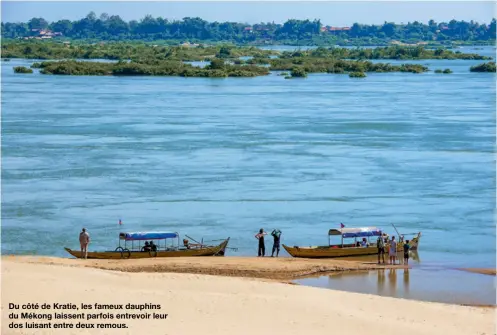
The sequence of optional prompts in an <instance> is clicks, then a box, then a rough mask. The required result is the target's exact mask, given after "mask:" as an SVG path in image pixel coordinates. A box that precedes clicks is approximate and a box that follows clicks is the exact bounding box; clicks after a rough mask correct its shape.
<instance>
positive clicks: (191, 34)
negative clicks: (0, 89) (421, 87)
mask: <svg viewBox="0 0 497 335" xmlns="http://www.w3.org/2000/svg"><path fill="white" fill-rule="evenodd" d="M495 28H496V22H495V19H493V20H492V21H491V22H490V23H489V24H480V23H478V22H474V21H471V22H465V21H456V20H451V21H450V22H439V23H437V22H435V21H433V20H430V21H429V22H427V24H423V23H420V22H418V21H414V22H409V23H407V24H395V23H392V22H385V23H384V24H381V25H364V24H359V23H354V24H353V25H352V26H351V27H329V26H324V25H323V24H322V23H321V21H320V20H312V21H311V20H294V19H291V20H288V21H286V22H285V23H284V24H275V23H260V24H254V25H252V26H250V25H247V24H243V23H236V22H208V21H205V20H203V19H201V18H198V17H185V18H183V19H182V20H168V19H164V18H162V17H157V18H154V17H152V16H151V15H147V16H145V17H144V18H143V19H141V20H139V21H135V20H132V21H129V22H126V21H124V20H123V19H122V18H121V17H119V16H118V15H108V14H106V13H104V14H102V15H100V16H99V17H97V15H96V14H95V13H94V12H90V13H89V14H88V15H87V16H86V17H84V18H82V19H80V20H75V21H71V20H59V21H56V22H51V23H49V22H47V21H46V20H45V19H43V18H32V19H31V20H29V21H28V22H20V23H13V22H6V23H4V22H2V24H1V29H2V38H4V39H5V38H12V39H14V38H29V37H38V38H41V37H40V36H41V34H40V31H41V30H47V29H48V30H50V31H51V32H52V34H53V37H54V38H69V39H72V40H89V39H93V40H97V41H98V40H100V41H101V40H107V41H110V40H113V41H122V40H146V41H157V40H168V41H176V42H179V41H181V42H183V41H190V42H198V41H210V42H219V41H224V42H232V43H238V44H247V43H251V44H262V43H264V44H271V43H272V44H274V43H277V44H293V45H296V44H298V45H310V44H314V45H325V44H328V45H329V44H337V43H340V44H349V45H384V44H385V43H389V42H391V41H395V40H396V41H401V42H405V43H416V42H419V41H427V42H430V43H446V42H453V41H462V42H472V43H486V42H490V41H493V43H494V42H495V30H496V29H495ZM44 36H46V34H44ZM50 37H52V36H50Z"/></svg>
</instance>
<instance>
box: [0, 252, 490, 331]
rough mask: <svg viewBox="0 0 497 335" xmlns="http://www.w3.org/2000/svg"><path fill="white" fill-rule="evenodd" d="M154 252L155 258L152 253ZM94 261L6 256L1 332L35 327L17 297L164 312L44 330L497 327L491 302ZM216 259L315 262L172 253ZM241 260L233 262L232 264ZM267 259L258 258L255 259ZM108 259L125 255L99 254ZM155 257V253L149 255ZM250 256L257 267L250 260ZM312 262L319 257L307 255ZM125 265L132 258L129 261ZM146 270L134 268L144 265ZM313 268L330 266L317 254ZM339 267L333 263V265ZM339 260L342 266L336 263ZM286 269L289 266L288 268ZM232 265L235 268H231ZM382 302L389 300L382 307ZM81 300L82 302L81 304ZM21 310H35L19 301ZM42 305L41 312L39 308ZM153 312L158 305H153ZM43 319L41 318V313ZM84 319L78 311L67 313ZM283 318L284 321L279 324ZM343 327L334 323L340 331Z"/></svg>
mask: <svg viewBox="0 0 497 335" xmlns="http://www.w3.org/2000/svg"><path fill="white" fill-rule="evenodd" d="M154 261H156V260H154ZM93 262H94V261H84V260H70V259H54V258H49V257H2V334H33V333H35V332H34V331H33V330H32V329H15V330H14V329H10V328H9V327H8V325H9V323H10V322H12V320H11V319H9V318H8V315H9V313H10V312H11V311H9V310H8V306H9V305H8V304H9V303H15V304H19V305H20V306H22V305H23V304H26V303H43V302H46V303H49V304H53V303H55V302H59V303H64V304H65V303H74V304H77V306H80V304H82V303H85V304H95V303H99V304H127V303H132V304H145V303H147V304H154V305H159V304H160V305H161V310H160V313H167V314H168V317H167V319H166V320H160V319H149V320H140V319H128V320H118V319H117V314H118V313H123V311H119V310H118V311H116V310H108V309H107V310H101V309H100V310H98V309H93V310H92V311H91V312H90V311H87V310H82V311H81V310H79V311H78V313H80V312H83V311H84V312H85V313H86V315H88V314H90V313H102V312H103V313H104V314H109V315H113V317H114V318H113V319H111V320H109V319H106V320H94V321H91V320H90V321H84V322H86V323H89V324H102V323H107V324H109V325H110V324H114V325H117V324H122V323H125V325H126V327H127V328H126V329H92V330H81V329H63V330H45V329H43V330H42V331H39V332H36V333H40V334H137V333H146V334H169V335H175V334H178V335H179V334H181V335H189V334H198V333H202V334H216V335H225V334H230V335H232V334H237V335H244V334H247V335H248V334H260V335H266V334H271V335H272V334H275V333H277V334H288V335H293V334H295V335H296V334H314V335H317V334H323V335H324V334H330V331H331V332H335V331H336V332H339V333H346V334H362V333H365V332H367V333H368V334H371V335H376V334H378V335H380V334H381V335H390V334H392V335H397V334H398V333H399V330H401V332H402V333H403V334H421V335H423V334H425V335H431V334H433V335H435V334H436V335H438V334H451V335H459V334H461V335H473V334H474V335H477V334H478V335H482V334H486V335H490V334H495V324H494V316H495V311H494V310H493V309H486V308H473V307H465V306H457V305H447V304H439V303H428V302H420V301H410V300H404V299H395V298H389V297H380V296H374V295H369V294H357V293H350V292H341V291H334V290H324V289H319V288H313V287H304V286H300V285H285V284H281V283H275V282H262V281H260V280H254V279H248V278H229V277H220V276H208V275H202V274H185V273H157V272H163V271H164V270H165V269H166V268H167V267H164V264H165V263H166V262H164V263H162V262H160V263H159V265H155V266H156V268H155V269H156V270H157V271H153V270H152V269H153V266H152V268H150V266H151V265H153V263H150V264H151V265H148V264H142V265H137V264H135V262H128V261H127V262H126V263H127V264H126V265H123V266H122V267H123V268H124V269H128V270H130V269H131V270H132V271H131V272H124V271H125V270H123V271H108V270H103V269H97V268H94V267H95V266H94V264H92V263H93ZM195 262H199V264H204V267H205V264H206V263H211V267H212V265H213V264H217V266H219V265H221V264H224V265H225V266H226V267H227V268H230V267H235V265H234V264H236V262H242V263H243V262H245V263H246V264H245V265H244V267H245V268H252V271H255V270H256V269H258V268H261V269H264V268H265V266H262V265H261V264H262V262H264V263H266V262H267V263H271V262H272V263H274V264H281V265H274V264H273V265H274V266H276V267H277V268H278V269H279V270H280V272H281V273H287V272H288V273H291V272H292V271H290V270H297V269H299V271H297V272H302V271H308V269H307V268H306V267H305V266H303V265H300V262H295V263H294V262H291V261H289V262H288V263H287V260H283V259H281V260H269V259H268V260H260V259H253V258H248V260H246V261H241V260H240V259H238V260H237V259H234V258H225V259H221V258H219V259H217V258H209V260H208V261H203V260H200V259H189V260H185V261H182V260H174V261H170V263H171V264H176V265H178V266H183V267H185V268H186V267H187V264H189V266H190V267H191V266H193V265H194V264H195ZM230 262H235V263H230ZM257 262H259V263H257ZM99 263H101V264H100V266H102V267H118V265H117V264H112V263H108V264H106V263H107V262H99ZM145 263H148V262H145ZM249 263H250V264H252V266H251V267H250V266H249V265H248V264H249ZM306 263H308V264H310V263H314V262H310V263H309V262H306ZM122 264H124V262H123V263H122ZM139 266H142V267H146V268H147V269H148V270H149V271H148V273H135V272H137V271H138V270H139V269H140V267H139ZM313 266H315V267H326V265H322V263H320V262H318V263H316V264H313ZM328 266H330V267H331V266H332V265H328ZM333 266H337V267H338V265H337V264H336V263H334V265H333ZM284 269H286V272H285V271H283V270H284ZM226 271H228V270H226ZM378 306H381V308H378ZM81 308H82V307H81ZM16 311H17V312H22V311H24V312H32V311H33V310H29V309H22V307H21V309H20V310H16ZM38 312H40V311H38ZM146 312H149V313H152V312H157V310H153V311H152V310H147V311H146ZM38 322H39V323H41V322H40V321H38ZM64 322H65V323H68V324H69V323H70V324H76V323H77V322H79V321H78V320H73V319H67V320H64ZM275 327H276V328H275ZM333 330H335V331H333Z"/></svg>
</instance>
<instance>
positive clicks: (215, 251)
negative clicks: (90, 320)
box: [64, 238, 229, 259]
mask: <svg viewBox="0 0 497 335" xmlns="http://www.w3.org/2000/svg"><path fill="white" fill-rule="evenodd" d="M228 242H229V238H227V239H226V240H224V241H223V242H222V243H221V244H219V245H218V246H213V247H207V248H202V249H186V248H185V249H179V250H166V251H164V250H162V251H150V252H147V251H129V250H127V249H123V250H120V251H91V252H90V251H89V252H88V255H87V258H88V259H138V258H156V257H200V256H217V255H224V253H225V249H226V247H227V246H228ZM64 249H65V250H66V251H67V252H68V253H70V254H71V255H72V256H74V257H76V258H83V257H81V251H79V250H71V249H69V248H64Z"/></svg>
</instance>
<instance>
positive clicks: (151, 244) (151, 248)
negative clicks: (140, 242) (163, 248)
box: [142, 241, 157, 252]
mask: <svg viewBox="0 0 497 335" xmlns="http://www.w3.org/2000/svg"><path fill="white" fill-rule="evenodd" d="M142 251H147V252H148V251H157V246H156V245H155V244H154V241H150V242H145V245H144V246H143V247H142Z"/></svg>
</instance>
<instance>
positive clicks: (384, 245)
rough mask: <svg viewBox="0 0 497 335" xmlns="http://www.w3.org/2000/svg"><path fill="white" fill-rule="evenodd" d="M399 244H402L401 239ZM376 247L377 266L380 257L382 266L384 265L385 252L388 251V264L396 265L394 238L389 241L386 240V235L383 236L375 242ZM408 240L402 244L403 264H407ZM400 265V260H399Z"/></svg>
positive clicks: (395, 242) (395, 243)
mask: <svg viewBox="0 0 497 335" xmlns="http://www.w3.org/2000/svg"><path fill="white" fill-rule="evenodd" d="M400 243H402V238H401V241H400ZM376 246H377V247H378V264H380V256H381V258H382V260H383V264H385V251H386V250H388V256H389V264H392V265H394V264H396V261H397V241H395V236H392V239H391V240H388V235H386V234H383V235H382V236H379V237H378V241H377V242H376ZM409 248H410V246H409V240H406V241H404V242H403V250H404V264H406V265H407V264H409ZM399 264H400V260H399Z"/></svg>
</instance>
